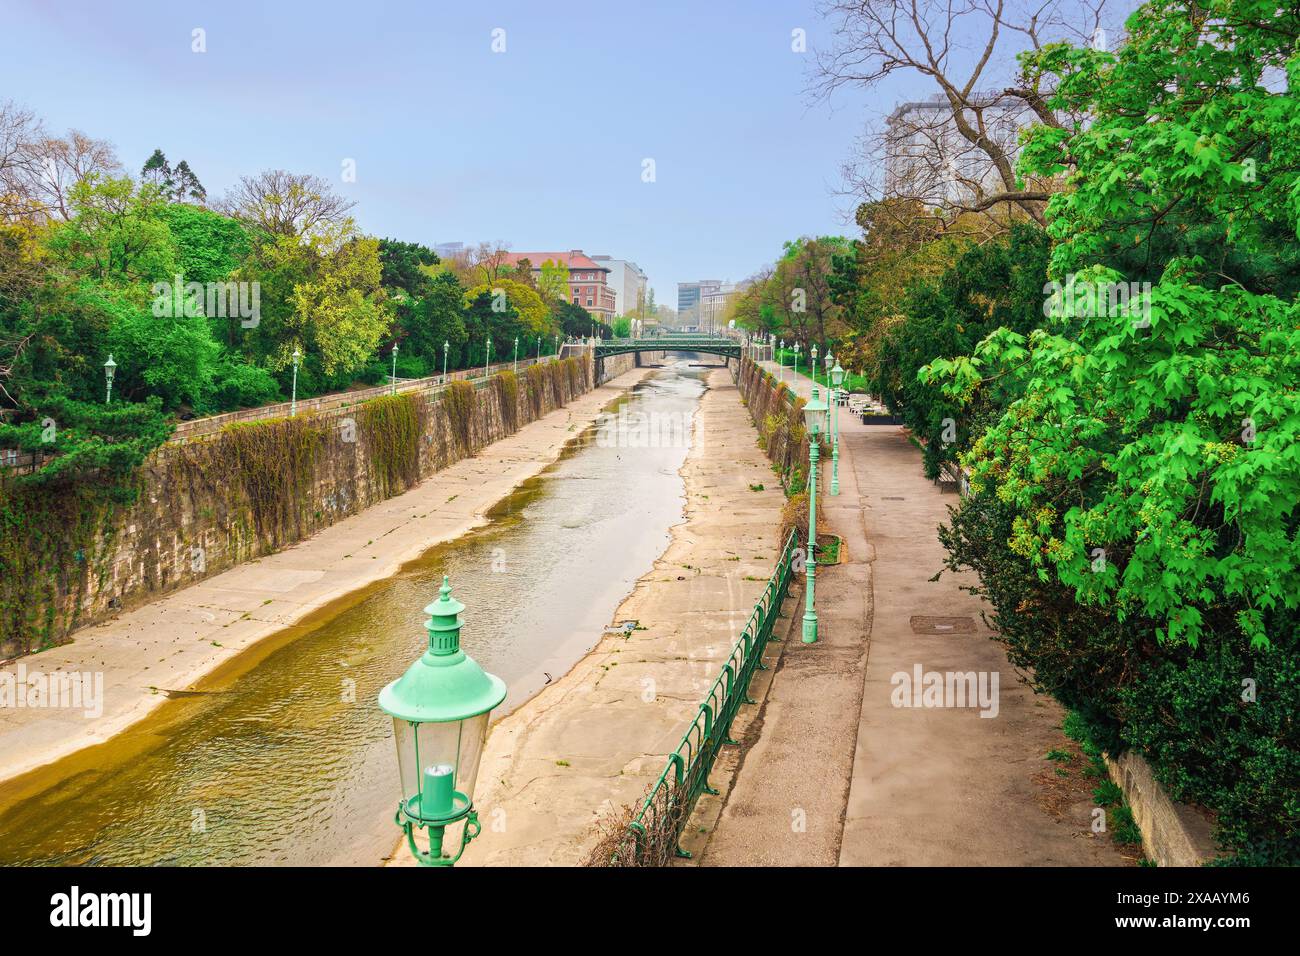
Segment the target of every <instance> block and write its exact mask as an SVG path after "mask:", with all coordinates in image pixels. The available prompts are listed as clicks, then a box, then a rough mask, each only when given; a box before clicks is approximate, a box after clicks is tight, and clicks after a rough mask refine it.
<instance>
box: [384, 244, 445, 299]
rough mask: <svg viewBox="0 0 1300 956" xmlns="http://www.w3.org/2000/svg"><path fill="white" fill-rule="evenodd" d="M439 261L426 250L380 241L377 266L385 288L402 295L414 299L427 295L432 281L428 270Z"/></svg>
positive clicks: (415, 246)
mask: <svg viewBox="0 0 1300 956" xmlns="http://www.w3.org/2000/svg"><path fill="white" fill-rule="evenodd" d="M440 261H441V260H440V259H439V258H438V254H437V253H436V252H434V251H433V250H432V249H430V248H429V247H428V246H424V245H421V244H420V243H418V242H402V241H400V240H398V239H381V240H379V264H380V266H381V268H382V270H383V275H382V282H383V285H384V288H386V289H389V290H392V291H401V292H403V293H405V294H406V295H407V296H410V297H411V298H413V299H418V298H420V297H421V296H424V295H427V294H428V291H429V288H430V285H431V282H432V279H431V276H430V273H429V271H428V270H427V268H426V267H427V266H436V265H437V264H438V263H439V262H440Z"/></svg>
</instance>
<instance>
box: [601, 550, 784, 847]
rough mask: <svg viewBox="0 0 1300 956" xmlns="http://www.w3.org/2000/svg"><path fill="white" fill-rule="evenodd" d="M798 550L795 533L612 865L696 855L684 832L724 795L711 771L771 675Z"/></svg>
mask: <svg viewBox="0 0 1300 956" xmlns="http://www.w3.org/2000/svg"><path fill="white" fill-rule="evenodd" d="M797 549H798V538H797V536H796V534H795V532H793V531H792V532H791V533H790V537H789V538H788V539H786V543H785V548H784V549H783V550H782V552H781V557H780V560H779V561H778V563H777V566H776V570H775V571H773V572H772V577H771V578H770V579H769V580H768V582H767V588H766V590H764V592H763V596H762V597H761V598H760V599H759V601H758V603H757V604H756V605H754V610H753V612H752V613H751V614H750V616H749V621H748V623H746V624H745V628H744V630H743V631H742V632H741V635H740V638H739V639H738V640H737V641H736V643H735V645H734V646H733V647H732V649H731V654H730V655H729V656H728V658H727V660H726V663H724V664H723V665H722V670H721V672H720V673H719V674H718V676H717V678H716V679H715V680H714V682H713V685H712V686H711V687H710V688H709V692H708V694H706V695H705V697H704V700H703V701H702V702H701V703H700V707H699V710H698V712H697V713H696V715H695V719H694V720H693V721H692V722H691V725H690V727H688V728H687V730H686V733H685V734H683V735H682V741H681V743H680V744H678V745H677V749H676V750H674V751H673V752H672V753H671V754H669V756H668V762H667V764H666V765H665V766H664V769H663V772H662V773H661V774H660V775H659V778H658V779H657V780H656V781H655V784H654V786H653V787H651V788H650V792H649V794H648V795H647V796H646V798H645V800H644V802H643V803H642V804H641V807H640V809H639V810H638V811H637V813H636V816H635V817H633V819H632V822H630V823H629V824H628V825H627V828H626V830H625V831H624V833H623V835H622V838H621V839H620V840H619V841H618V843H617V845H616V847H615V849H614V852H613V854H612V856H611V858H610V860H609V862H608V864H606V865H608V866H666V865H667V864H668V863H669V862H670V861H671V860H672V859H673V858H674V857H689V856H690V854H689V853H687V852H686V851H685V850H683V849H682V848H681V843H680V840H681V835H682V831H683V829H684V828H685V826H686V821H687V820H688V819H689V818H690V815H691V811H692V810H694V809H695V804H696V801H698V800H699V798H700V796H701V794H705V793H710V794H716V793H717V792H718V791H717V790H714V789H713V788H712V787H711V786H709V771H710V770H712V769H713V763H714V761H715V760H716V759H717V756H718V752H719V751H720V750H721V749H722V747H723V745H725V744H735V743H736V742H737V741H735V740H733V739H731V724H732V721H733V720H735V717H736V713H737V712H738V711H739V710H740V707H741V705H742V704H753V703H756V701H754V700H753V699H752V698H751V697H750V696H749V684H750V681H751V680H752V679H753V676H754V672H755V671H759V670H767V665H766V664H764V663H763V652H764V651H765V650H766V649H767V645H768V642H769V641H771V639H772V629H773V627H774V626H775V624H776V621H777V618H778V617H779V616H780V613H781V604H782V602H784V601H785V598H786V596H787V595H788V594H789V591H790V580H791V578H792V577H793V574H794V564H795V555H796V551H797Z"/></svg>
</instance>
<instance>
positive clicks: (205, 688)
mask: <svg viewBox="0 0 1300 956" xmlns="http://www.w3.org/2000/svg"><path fill="white" fill-rule="evenodd" d="M703 391H704V385H703V373H702V372H700V371H697V370H694V369H692V368H691V367H690V366H689V365H687V364H686V363H685V362H680V363H677V364H675V365H670V366H667V367H665V368H663V369H661V370H658V371H656V372H654V373H652V374H651V375H650V376H649V377H648V378H646V379H644V380H642V382H641V383H640V384H639V385H637V386H636V387H635V388H634V389H633V390H632V391H631V392H629V393H628V394H627V395H625V396H623V397H622V398H620V399H619V401H618V402H617V403H616V404H615V405H614V406H612V407H611V409H610V411H612V412H614V413H618V412H619V410H620V407H625V409H626V412H627V414H628V417H629V419H631V420H633V421H636V420H638V419H637V418H636V416H638V415H639V414H640V415H645V416H647V418H649V419H650V420H651V421H653V422H660V423H665V422H666V423H670V424H671V423H678V424H677V425H675V426H674V427H671V428H670V429H669V430H668V431H667V432H664V434H674V435H679V436H680V435H684V436H685V440H670V441H662V440H654V441H649V442H644V441H633V442H631V443H629V442H627V441H619V440H609V439H610V434H611V433H610V432H609V431H608V429H606V430H601V429H599V428H598V427H592V428H589V429H587V430H586V431H585V432H583V433H581V434H579V435H576V436H575V437H574V439H573V440H572V441H571V442H570V444H569V445H568V446H567V447H566V448H565V450H564V452H563V453H562V455H561V457H560V459H559V460H558V461H557V462H556V463H555V464H553V465H552V466H551V467H549V468H548V469H546V471H544V472H543V473H542V474H541V475H539V476H538V477H537V478H534V479H532V480H530V481H529V482H527V483H525V484H524V485H523V486H521V487H520V488H518V489H517V490H516V491H515V493H514V494H512V495H510V496H509V497H508V498H507V499H505V500H504V501H502V502H500V503H499V504H498V505H497V506H496V507H495V508H494V509H493V511H492V512H491V521H490V523H489V524H488V525H486V526H484V527H483V528H481V529H478V530H476V531H474V532H471V533H470V534H468V535H466V536H464V537H462V538H459V539H457V540H455V541H452V542H448V543H445V544H442V545H438V546H436V547H434V548H432V549H431V550H429V551H428V552H426V553H425V554H424V555H423V556H421V557H420V558H419V559H417V560H416V561H414V562H412V563H411V564H409V565H407V566H406V567H404V568H403V569H402V570H401V571H400V572H399V573H398V574H396V575H395V576H393V577H392V578H389V579H387V580H385V581H382V582H379V583H377V584H376V585H373V586H371V587H370V588H367V589H365V590H364V591H362V592H359V593H358V594H354V595H350V596H348V597H347V598H343V599H340V601H338V602H335V604H334V605H332V606H331V607H329V608H326V609H324V611H322V612H318V613H317V614H316V615H314V616H313V618H311V619H309V620H308V621H307V622H304V623H303V624H302V625H299V626H298V627H295V628H291V629H289V630H288V631H286V632H285V633H284V634H283V635H280V636H278V637H273V638H270V639H268V641H266V642H264V643H263V644H261V645H257V646H255V647H253V648H250V649H249V651H247V652H245V654H244V655H242V656H241V658H239V659H236V661H234V662H233V664H232V665H228V666H227V667H225V668H223V669H222V671H221V672H218V673H216V674H214V675H212V676H211V677H210V678H208V679H206V680H204V681H203V682H201V683H200V685H199V686H198V687H197V688H196V689H195V692H194V693H189V694H185V695H179V696H176V697H174V698H173V699H171V700H168V701H167V702H166V703H165V704H163V705H162V706H161V707H159V708H158V709H157V710H156V711H155V712H154V713H153V714H151V715H150V716H149V717H148V718H146V719H145V720H143V721H141V722H140V723H139V724H137V725H136V726H134V727H132V728H130V729H128V730H127V731H125V732H124V733H122V734H119V735H117V736H116V737H114V738H112V739H111V740H109V741H107V742H106V743H104V744H100V745H98V746H96V747H93V748H90V749H88V750H85V751H82V752H80V753H78V754H75V755H73V756H72V757H70V758H68V759H67V760H65V761H60V762H59V763H56V764H53V765H51V766H50V767H46V768H41V769H39V770H37V771H34V772H33V773H32V774H29V775H27V776H25V777H21V778H18V779H16V780H14V781H10V782H8V783H6V784H0V864H4V865H15V864H65V865H72V864H104V865H229V864H240V865H271V864H276V865H284V864H290V865H322V864H324V865H329V864H341V865H342V864H353V865H356V864H359V865H370V864H378V863H381V862H382V861H383V860H384V859H385V858H386V857H387V856H388V855H389V854H390V853H391V852H392V850H393V847H394V846H395V844H396V841H397V837H398V835H399V832H398V830H397V828H396V827H395V826H394V825H393V811H394V810H395V808H396V799H397V792H398V791H397V761H396V756H395V752H394V748H393V742H392V726H391V722H390V721H389V719H388V718H387V717H385V716H383V715H382V714H381V713H380V712H379V710H378V709H377V707H376V706H375V698H376V696H377V695H378V693H379V690H380V688H381V687H383V685H384V684H386V683H387V682H388V681H390V680H392V679H393V678H395V677H397V676H398V675H399V674H401V673H402V671H403V670H404V669H405V668H406V667H407V665H408V664H410V662H411V661H412V660H414V659H415V658H416V657H417V656H418V655H419V653H420V652H421V650H422V649H423V647H424V646H425V642H426V635H425V631H424V629H423V627H422V624H423V621H424V617H425V616H424V615H423V614H422V613H421V608H423V607H424V606H425V605H426V604H427V603H429V602H430V601H431V600H433V598H434V597H435V596H436V592H437V585H438V584H439V583H440V582H441V578H442V575H443V574H444V573H445V574H449V575H450V576H451V581H452V585H453V588H454V591H455V595H456V597H457V598H458V599H459V600H461V601H462V602H464V604H465V605H466V611H465V614H464V617H465V629H464V631H463V633H462V637H461V641H462V646H463V647H464V648H465V650H466V651H467V652H468V653H469V654H471V655H472V656H474V657H475V658H476V659H477V660H478V661H479V662H480V663H481V664H482V665H483V666H484V667H485V668H486V669H488V670H490V671H492V672H494V673H496V674H499V675H500V676H501V677H502V678H504V679H505V681H506V682H507V684H508V685H509V687H510V696H509V697H508V698H507V701H506V704H505V709H503V711H502V713H504V712H505V711H506V710H508V709H509V708H512V707H515V706H518V705H519V704H520V703H522V702H523V701H524V700H526V699H528V697H530V696H531V695H533V694H535V693H536V692H537V691H538V690H539V689H540V688H542V687H543V686H544V685H545V684H546V683H547V682H548V681H550V680H554V679H558V678H559V677H560V676H561V675H562V674H564V673H565V672H566V671H567V670H568V669H569V668H570V667H571V666H572V665H573V664H574V663H575V662H576V661H577V660H578V659H579V658H581V657H582V656H583V654H585V653H586V652H587V651H588V650H589V649H590V648H591V647H592V646H594V645H595V643H596V642H597V641H598V640H599V638H600V635H601V632H602V631H603V629H604V628H605V627H606V626H607V625H609V624H610V623H611V618H612V616H613V614H614V613H615V611H616V610H617V608H618V605H619V604H620V603H621V601H622V600H623V598H624V597H625V596H626V595H627V593H628V592H630V591H631V590H632V587H633V585H634V584H635V582H636V580H637V579H638V578H639V577H640V576H641V575H642V574H644V573H645V572H646V571H648V570H649V569H650V568H651V566H652V565H653V563H654V561H655V559H656V558H657V557H658V556H659V555H660V554H661V553H662V552H663V550H664V548H665V547H666V546H667V544H668V540H669V529H670V528H671V527H672V525H674V524H676V523H677V522H679V521H680V520H681V517H682V513H683V504H684V500H683V485H682V480H681V477H680V475H679V474H678V472H679V469H680V468H681V466H682V463H683V461H684V460H685V457H686V452H687V448H686V444H687V442H688V441H689V436H690V430H689V420H690V417H691V415H693V413H694V410H695V408H696V406H697V405H698V403H699V398H700V396H701V395H702V394H703ZM681 423H684V425H683V424H681ZM629 444H631V445H632V446H633V447H628V445H629Z"/></svg>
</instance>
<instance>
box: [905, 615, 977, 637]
mask: <svg viewBox="0 0 1300 956" xmlns="http://www.w3.org/2000/svg"><path fill="white" fill-rule="evenodd" d="M909 623H910V624H911V625H912V633H913V634H974V633H975V619H974V618H973V617H932V616H930V615H928V614H914V615H912V618H911V620H910V621H909Z"/></svg>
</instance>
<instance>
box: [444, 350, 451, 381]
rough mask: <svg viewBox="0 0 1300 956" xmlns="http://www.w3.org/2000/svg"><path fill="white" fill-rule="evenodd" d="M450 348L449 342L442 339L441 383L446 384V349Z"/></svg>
mask: <svg viewBox="0 0 1300 956" xmlns="http://www.w3.org/2000/svg"><path fill="white" fill-rule="evenodd" d="M449 348H451V343H450V342H448V341H447V340H446V339H443V340H442V384H444V385H446V384H447V349H449Z"/></svg>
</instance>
